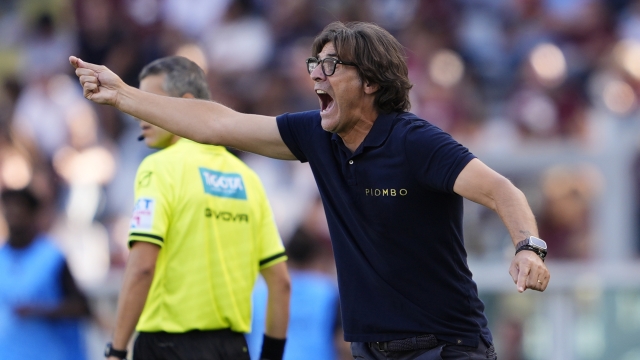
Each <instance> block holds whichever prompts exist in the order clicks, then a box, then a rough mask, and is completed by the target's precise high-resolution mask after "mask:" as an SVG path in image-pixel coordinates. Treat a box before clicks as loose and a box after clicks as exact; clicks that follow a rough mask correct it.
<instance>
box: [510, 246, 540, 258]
mask: <svg viewBox="0 0 640 360" xmlns="http://www.w3.org/2000/svg"><path fill="white" fill-rule="evenodd" d="M522 250H529V251H533V252H534V253H536V254H537V255H538V256H540V258H541V259H542V261H544V258H545V257H546V256H547V253H546V252H545V251H541V250H540V249H538V248H537V247H534V246H531V245H522V246H519V247H518V249H517V250H516V255H517V254H518V253H519V252H520V251H522Z"/></svg>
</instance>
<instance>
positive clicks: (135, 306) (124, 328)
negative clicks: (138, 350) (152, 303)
mask: <svg viewBox="0 0 640 360" xmlns="http://www.w3.org/2000/svg"><path fill="white" fill-rule="evenodd" d="M159 251H160V247H159V246H158V245H155V244H152V243H148V242H143V241H134V242H132V244H131V252H130V253H129V258H128V259H127V267H126V269H125V271H124V280H123V282H122V290H121V291H120V296H119V297H118V313H117V315H116V325H115V330H114V332H113V348H114V349H118V350H125V349H126V348H127V345H128V344H129V339H130V338H131V335H132V334H133V332H134V331H135V328H136V324H137V323H138V319H139V318H140V314H142V309H143V308H144V304H145V302H146V301H147V295H148V294H149V289H150V288H151V282H152V281H153V275H154V273H155V268H156V260H157V259H158V252H159Z"/></svg>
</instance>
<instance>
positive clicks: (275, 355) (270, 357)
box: [260, 335, 287, 360]
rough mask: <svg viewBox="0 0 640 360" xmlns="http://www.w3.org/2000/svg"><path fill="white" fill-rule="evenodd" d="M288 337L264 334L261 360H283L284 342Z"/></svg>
mask: <svg viewBox="0 0 640 360" xmlns="http://www.w3.org/2000/svg"><path fill="white" fill-rule="evenodd" d="M286 341H287V339H276V338H272V337H270V336H267V335H264V338H263V339H262V353H261V354H260V360H282V355H283V354H284V343H285V342H286Z"/></svg>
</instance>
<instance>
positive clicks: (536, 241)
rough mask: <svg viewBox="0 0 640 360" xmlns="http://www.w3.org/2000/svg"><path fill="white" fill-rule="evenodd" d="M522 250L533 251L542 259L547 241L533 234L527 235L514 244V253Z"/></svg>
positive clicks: (545, 253) (545, 254) (544, 255)
mask: <svg viewBox="0 0 640 360" xmlns="http://www.w3.org/2000/svg"><path fill="white" fill-rule="evenodd" d="M522 250H530V251H533V252H534V253H536V254H538V256H540V258H541V259H542V261H544V258H545V257H546V256H547V243H546V242H545V241H544V240H542V239H540V238H537V237H535V236H529V237H527V238H526V239H524V240H522V241H520V242H519V243H518V244H516V254H517V253H519V252H520V251H522Z"/></svg>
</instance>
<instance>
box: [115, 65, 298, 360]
mask: <svg viewBox="0 0 640 360" xmlns="http://www.w3.org/2000/svg"><path fill="white" fill-rule="evenodd" d="M139 78H140V89H141V90H143V91H146V92H150V93H154V94H159V95H165V96H173V97H182V98H198V99H204V100H210V94H209V91H208V88H207V84H206V80H205V77H204V73H203V71H202V69H200V68H199V67H198V66H197V65H196V64H195V63H193V62H192V61H190V60H188V59H186V58H183V57H178V56H172V57H165V58H162V59H159V60H156V61H154V62H152V63H150V64H149V65H147V66H146V67H145V68H144V69H142V71H141V73H140V76H139ZM140 127H141V129H142V137H144V141H145V143H146V144H147V145H148V146H149V147H152V148H156V149H162V150H161V151H159V152H156V153H154V154H152V155H150V156H148V157H147V158H146V159H144V161H143V162H142V163H141V165H140V167H139V168H138V173H137V175H136V180H135V197H136V202H135V209H134V212H133V216H132V219H131V225H130V232H129V246H130V248H131V252H130V255H129V258H128V261H127V266H126V270H125V273H124V281H123V285H122V291H121V293H120V295H119V299H118V311H117V319H116V325H115V331H114V334H113V341H112V342H111V343H109V344H107V348H106V350H105V356H106V357H107V358H109V359H111V360H115V359H125V358H126V357H127V351H126V349H127V344H128V343H129V339H130V338H131V335H132V334H133V332H134V330H137V331H138V337H137V338H136V341H135V344H134V347H133V359H160V360H162V359H167V360H172V359H233V360H239V359H247V360H249V353H248V350H247V344H246V341H245V337H244V333H247V332H249V331H250V330H251V329H250V327H251V293H252V289H253V285H254V283H255V280H256V278H257V276H258V273H261V274H262V276H263V277H264V279H265V281H266V283H267V286H268V289H269V298H268V304H267V317H266V324H265V329H266V330H265V335H264V341H263V345H262V354H261V359H269V360H279V359H282V356H283V352H284V344H285V338H286V332H287V325H288V319H289V296H290V280H289V275H288V272H287V268H286V265H285V260H286V259H287V258H286V256H285V252H284V247H283V245H282V241H281V239H280V236H279V234H278V231H277V228H276V225H275V223H274V220H273V215H272V213H271V208H270V206H269V203H268V201H267V197H266V195H265V192H264V189H263V187H262V184H261V182H260V180H259V178H258V177H257V175H256V174H255V173H254V172H253V171H252V170H251V169H249V167H247V166H246V165H245V164H244V163H243V162H242V161H240V160H239V159H238V158H237V157H235V156H234V155H232V154H231V153H229V152H228V151H227V150H226V149H225V148H224V147H222V146H212V145H202V144H198V143H195V142H193V141H190V140H187V139H182V138H180V137H178V136H176V135H174V134H172V133H169V132H167V131H165V130H163V129H161V128H159V127H156V126H153V125H151V124H148V123H145V122H142V121H141V122H140Z"/></svg>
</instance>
